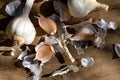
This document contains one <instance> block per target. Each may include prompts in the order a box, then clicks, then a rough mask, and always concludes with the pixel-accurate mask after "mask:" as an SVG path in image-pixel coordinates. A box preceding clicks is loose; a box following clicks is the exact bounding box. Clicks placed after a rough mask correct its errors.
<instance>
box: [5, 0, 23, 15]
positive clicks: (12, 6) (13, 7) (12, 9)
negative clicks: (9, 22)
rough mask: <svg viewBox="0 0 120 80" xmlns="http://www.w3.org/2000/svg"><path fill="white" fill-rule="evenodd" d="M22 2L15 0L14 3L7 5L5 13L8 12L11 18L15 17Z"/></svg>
mask: <svg viewBox="0 0 120 80" xmlns="http://www.w3.org/2000/svg"><path fill="white" fill-rule="evenodd" d="M20 4H21V2H20V1H19V0H15V1H13V2H10V3H8V4H7V5H6V7H5V11H6V12H7V14H9V15H10V16H15V11H16V10H17V8H18V7H19V6H20Z"/></svg>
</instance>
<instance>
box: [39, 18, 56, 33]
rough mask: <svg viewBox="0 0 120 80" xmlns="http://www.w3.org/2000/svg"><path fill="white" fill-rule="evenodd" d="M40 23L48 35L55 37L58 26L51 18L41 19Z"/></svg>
mask: <svg viewBox="0 0 120 80" xmlns="http://www.w3.org/2000/svg"><path fill="white" fill-rule="evenodd" d="M38 23H39V25H40V27H41V28H42V29H43V30H44V31H45V32H46V33H47V34H50V35H54V34H55V33H56V32H57V25H56V23H55V22H54V21H53V20H52V19H50V18H45V17H40V18H38Z"/></svg>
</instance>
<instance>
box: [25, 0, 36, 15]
mask: <svg viewBox="0 0 120 80" xmlns="http://www.w3.org/2000/svg"><path fill="white" fill-rule="evenodd" d="M33 3H34V0H26V3H25V7H24V8H23V15H25V16H26V17H27V16H29V13H30V10H31V8H32V5H33Z"/></svg>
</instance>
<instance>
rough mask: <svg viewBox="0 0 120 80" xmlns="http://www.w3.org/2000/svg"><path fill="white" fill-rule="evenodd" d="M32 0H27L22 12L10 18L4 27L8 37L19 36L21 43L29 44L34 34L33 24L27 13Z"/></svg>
mask: <svg viewBox="0 0 120 80" xmlns="http://www.w3.org/2000/svg"><path fill="white" fill-rule="evenodd" d="M33 2H34V0H27V1H26V4H25V7H24V8H23V13H22V14H21V15H19V16H16V17H15V18H14V19H13V20H11V21H10V22H9V24H8V26H7V28H6V34H7V35H8V37H9V38H10V39H12V38H13V37H14V36H18V37H21V38H22V39H23V44H31V43H32V42H33V40H34V38H35V36H36V30H35V28H34V25H33V24H32V22H31V21H30V19H29V13H30V10H31V8H32V5H33Z"/></svg>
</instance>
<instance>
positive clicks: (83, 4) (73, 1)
mask: <svg viewBox="0 0 120 80" xmlns="http://www.w3.org/2000/svg"><path fill="white" fill-rule="evenodd" d="M68 8H69V12H70V14H71V15H72V16H73V17H84V16H86V15H88V13H90V12H91V11H92V10H94V9H95V8H102V9H103V10H105V11H107V10H108V5H106V4H102V3H99V2H97V1H96V0H68Z"/></svg>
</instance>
